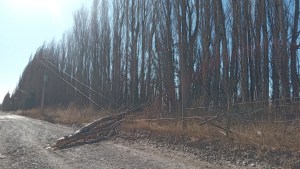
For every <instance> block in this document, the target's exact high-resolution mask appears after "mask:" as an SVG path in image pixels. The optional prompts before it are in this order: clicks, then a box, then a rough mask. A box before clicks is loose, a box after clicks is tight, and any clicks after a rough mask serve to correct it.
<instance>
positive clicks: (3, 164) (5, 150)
mask: <svg viewBox="0 0 300 169" xmlns="http://www.w3.org/2000/svg"><path fill="white" fill-rule="evenodd" d="M72 132H74V131H73V129H72V128H69V127H66V126H62V125H56V124H51V123H48V122H44V121H40V120H36V119H31V118H27V117H23V116H18V115H12V114H6V113H2V112H0V168H1V169H2V168H3V169H20V168H21V169H27V168H28V169H29V168H43V169H45V168H55V169H59V168H61V169H69V168H70V169H74V168H75V169H76V168H80V169H81V168H88V169H89V168H90V169H95V168H101V169H105V168H123V169H125V168H164V169H165V168H166V169H168V168H170V169H176V168H178V169H184V168H202V169H205V168H217V169H218V168H241V166H233V165H231V164H228V165H227V164H226V165H221V164H211V163H209V162H206V161H201V160H198V159H192V158H188V157H186V158H183V157H182V156H179V155H178V154H176V153H175V154H174V153H172V152H170V153H162V152H161V151H159V150H156V149H155V148H153V147H147V146H145V145H140V146H136V145H135V146H130V145H128V144H126V145H125V144H122V143H120V142H114V141H104V142H100V143H96V144H92V145H84V146H79V147H73V148H70V149H65V150H55V151H54V150H52V149H48V148H47V147H48V146H49V145H50V144H53V143H54V142H55V140H56V139H58V138H60V137H62V136H64V135H68V134H71V133H72Z"/></svg>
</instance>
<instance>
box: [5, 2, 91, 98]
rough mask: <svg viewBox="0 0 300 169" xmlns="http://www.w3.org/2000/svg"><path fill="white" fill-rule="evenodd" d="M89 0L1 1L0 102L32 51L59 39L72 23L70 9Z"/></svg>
mask: <svg viewBox="0 0 300 169" xmlns="http://www.w3.org/2000/svg"><path fill="white" fill-rule="evenodd" d="M91 4H92V0H0V103H1V102H2V100H3V98H4V96H5V94H6V93H7V92H8V91H9V92H10V93H12V92H13V90H14V89H15V87H16V85H17V83H18V80H19V78H20V75H21V74H22V72H23V69H24V68H25V66H26V65H27V63H28V61H29V57H30V55H31V54H34V53H35V51H36V49H37V48H38V47H39V46H40V45H42V44H43V42H45V41H46V42H50V41H51V40H52V39H53V38H54V39H56V40H59V39H60V38H61V36H62V34H63V32H65V31H67V30H69V29H71V27H72V25H73V12H74V11H75V10H76V9H79V8H80V7H81V6H82V5H85V6H87V7H88V8H90V6H91Z"/></svg>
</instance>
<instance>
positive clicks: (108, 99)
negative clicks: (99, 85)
mask: <svg viewBox="0 0 300 169" xmlns="http://www.w3.org/2000/svg"><path fill="white" fill-rule="evenodd" d="M40 60H44V61H46V62H47V63H49V64H50V65H52V66H53V67H54V68H56V69H57V70H58V71H59V68H58V67H56V66H55V65H54V64H53V63H51V62H50V61H49V60H47V59H40ZM62 73H63V74H65V75H67V76H68V77H70V78H71V79H74V80H75V81H76V82H78V83H79V84H81V85H83V86H84V87H86V88H87V89H89V90H91V91H92V92H94V93H96V94H98V95H99V96H101V97H103V98H104V99H106V100H107V101H109V102H111V103H113V104H114V105H116V106H119V105H118V104H117V103H116V102H114V101H113V100H111V99H110V98H108V97H106V96H104V95H103V94H101V93H100V92H98V91H96V90H94V89H92V88H91V87H89V86H88V85H86V84H84V83H82V82H81V81H79V80H78V79H76V78H74V77H73V76H71V75H70V74H68V73H66V72H65V71H62Z"/></svg>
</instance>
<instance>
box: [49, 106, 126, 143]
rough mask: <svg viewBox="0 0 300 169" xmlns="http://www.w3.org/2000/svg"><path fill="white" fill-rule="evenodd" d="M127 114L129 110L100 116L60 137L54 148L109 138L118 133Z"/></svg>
mask: <svg viewBox="0 0 300 169" xmlns="http://www.w3.org/2000/svg"><path fill="white" fill-rule="evenodd" d="M126 115H127V112H125V113H119V114H115V115H110V116H106V117H103V118H100V119H98V120H96V121H94V122H92V123H89V124H87V125H85V126H84V127H82V128H81V129H79V130H77V131H76V132H75V133H74V134H72V135H69V136H65V137H62V138H60V139H58V140H57V142H56V144H55V145H54V146H53V148H54V149H64V148H69V147H73V146H77V145H82V144H89V143H95V142H99V141H102V140H106V139H109V138H111V137H112V136H114V135H116V134H117V129H118V127H119V126H120V123H121V122H122V120H123V119H124V118H125V117H126Z"/></svg>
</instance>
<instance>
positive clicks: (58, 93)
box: [10, 0, 300, 112]
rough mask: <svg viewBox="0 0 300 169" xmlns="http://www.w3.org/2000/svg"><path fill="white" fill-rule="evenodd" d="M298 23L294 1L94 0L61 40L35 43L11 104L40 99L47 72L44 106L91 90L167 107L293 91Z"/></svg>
mask: <svg viewBox="0 0 300 169" xmlns="http://www.w3.org/2000/svg"><path fill="white" fill-rule="evenodd" d="M298 25H299V0H225V1H224V0H183V1H181V0H160V1H158V0H156V1H154V0H113V1H108V0H94V1H93V4H92V7H91V8H90V9H89V8H86V7H82V8H80V9H78V10H77V11H76V12H75V13H74V23H73V27H72V29H70V30H69V31H67V32H66V33H65V34H64V35H63V36H62V38H61V39H60V40H59V41H57V42H56V41H52V42H50V43H45V44H43V45H41V47H39V48H38V49H37V51H36V53H35V54H34V55H33V56H32V57H31V59H30V61H29V63H28V65H27V67H26V68H25V70H24V72H23V74H22V76H21V78H20V81H19V83H18V86H17V88H16V90H15V91H14V93H13V94H12V96H11V98H10V100H11V101H10V102H11V104H12V107H13V108H15V109H16V108H27V107H28V108H30V107H35V106H39V105H40V104H41V100H42V99H41V97H42V90H43V83H44V80H43V79H44V75H45V74H47V79H46V80H47V81H46V82H45V104H46V105H68V104H69V103H72V102H75V103H76V104H79V105H82V106H84V105H88V104H91V102H90V101H89V100H88V99H87V98H86V97H88V98H90V99H91V100H94V101H95V102H96V103H97V104H98V105H100V106H101V107H104V108H108V107H113V108H117V107H121V106H124V105H140V104H147V103H157V106H158V107H159V106H162V105H164V106H165V109H166V110H168V111H170V112H172V111H174V110H177V109H183V110H184V109H186V108H188V107H192V106H195V105H197V106H203V107H213V106H221V105H228V104H236V103H245V102H253V101H263V100H273V101H272V104H276V102H277V100H280V99H287V100H288V99H291V100H294V99H298V98H299V72H300V71H299V69H300V66H299V54H298V49H299V47H300V44H299V28H298ZM45 60H46V61H47V62H46V61H45ZM41 62H43V63H44V64H46V65H48V69H52V70H53V71H54V72H56V74H55V73H53V72H52V71H49V70H48V69H47V68H46V67H45V65H43V64H41ZM48 62H50V63H51V64H50V63H48ZM62 79H65V81H63V80H62ZM66 82H67V83H66ZM79 82H81V83H79ZM82 83H83V84H85V85H86V86H88V87H89V88H87V87H85V86H84V85H82ZM70 85H72V86H74V88H72V87H70ZM91 89H93V90H95V91H97V92H98V93H100V94H101V95H100V94H97V93H95V92H93V91H92V90H91ZM79 91H80V92H79ZM83 94H84V95H85V96H86V97H83ZM268 104H270V102H268Z"/></svg>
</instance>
